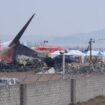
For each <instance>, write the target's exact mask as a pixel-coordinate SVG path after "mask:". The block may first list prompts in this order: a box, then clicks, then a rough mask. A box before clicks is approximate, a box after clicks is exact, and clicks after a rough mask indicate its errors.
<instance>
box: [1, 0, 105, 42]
mask: <svg viewBox="0 0 105 105" xmlns="http://www.w3.org/2000/svg"><path fill="white" fill-rule="evenodd" d="M33 13H36V16H35V17H34V19H33V20H32V22H31V24H30V25H29V27H28V29H27V30H26V31H25V33H24V36H23V37H22V39H25V40H26V41H29V40H32V41H33V40H37V39H38V40H39V39H40V37H45V38H53V37H59V36H67V35H72V34H74V33H88V32H92V31H95V30H100V29H105V0H0V39H1V40H3V41H5V40H11V38H14V36H15V35H16V34H17V33H18V31H19V30H20V29H21V27H23V25H24V24H25V23H26V21H27V20H28V19H29V18H30V16H31V15H32V14H33Z"/></svg>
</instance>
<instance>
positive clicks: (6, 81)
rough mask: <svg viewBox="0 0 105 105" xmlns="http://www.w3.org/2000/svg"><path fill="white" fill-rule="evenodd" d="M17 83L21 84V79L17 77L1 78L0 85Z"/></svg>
mask: <svg viewBox="0 0 105 105" xmlns="http://www.w3.org/2000/svg"><path fill="white" fill-rule="evenodd" d="M16 84H19V80H18V79H17V78H4V77H3V78H0V86H5V85H16Z"/></svg>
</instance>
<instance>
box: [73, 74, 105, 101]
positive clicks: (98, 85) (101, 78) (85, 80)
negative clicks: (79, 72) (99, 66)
mask: <svg viewBox="0 0 105 105" xmlns="http://www.w3.org/2000/svg"><path fill="white" fill-rule="evenodd" d="M75 93H76V94H75V96H76V102H81V101H87V100H88V99H91V98H94V97H95V96H99V95H105V75H95V76H94V75H92V76H89V77H82V78H80V79H76V92H75Z"/></svg>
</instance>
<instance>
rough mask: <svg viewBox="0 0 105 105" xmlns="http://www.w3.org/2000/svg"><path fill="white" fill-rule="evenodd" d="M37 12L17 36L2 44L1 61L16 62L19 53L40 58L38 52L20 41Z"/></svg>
mask: <svg viewBox="0 0 105 105" xmlns="http://www.w3.org/2000/svg"><path fill="white" fill-rule="evenodd" d="M34 15H35V14H33V15H32V16H31V17H30V19H29V20H28V21H27V22H26V24H25V25H24V26H23V28H22V29H21V30H20V31H19V33H18V34H17V35H16V36H15V38H14V39H13V40H12V41H9V42H4V43H1V44H0V61H2V62H3V63H5V64H9V63H12V62H15V60H16V57H17V55H26V56H30V57H34V58H38V53H37V52H35V51H33V50H31V49H30V48H28V47H26V46H24V45H22V44H21V43H20V38H21V37H22V35H23V33H24V31H25V30H26V28H27V27H28V25H29V24H30V22H31V20H32V19H33V17H34Z"/></svg>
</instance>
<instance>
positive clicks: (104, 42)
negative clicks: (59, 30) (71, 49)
mask: <svg viewBox="0 0 105 105" xmlns="http://www.w3.org/2000/svg"><path fill="white" fill-rule="evenodd" d="M90 38H92V39H94V40H95V43H94V44H93V46H94V47H104V48H105V29H103V30H99V31H94V32H90V33H79V34H73V35H66V36H64V37H57V38H54V39H52V40H51V39H50V41H51V42H52V43H53V44H58V45H63V46H87V45H88V42H89V40H90Z"/></svg>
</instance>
